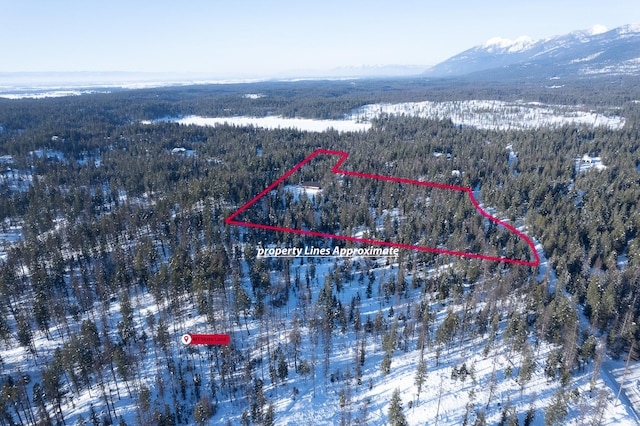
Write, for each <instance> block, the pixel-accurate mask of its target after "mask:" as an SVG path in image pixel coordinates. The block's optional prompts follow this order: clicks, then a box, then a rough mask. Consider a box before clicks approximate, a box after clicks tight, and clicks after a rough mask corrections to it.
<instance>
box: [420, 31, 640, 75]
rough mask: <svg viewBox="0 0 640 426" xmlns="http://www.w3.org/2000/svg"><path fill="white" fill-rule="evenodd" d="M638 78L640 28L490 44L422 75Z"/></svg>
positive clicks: (577, 33) (439, 65)
mask: <svg viewBox="0 0 640 426" xmlns="http://www.w3.org/2000/svg"><path fill="white" fill-rule="evenodd" d="M639 74H640V24H630V25H625V26H622V27H618V28H615V29H613V30H607V29H606V28H604V27H603V26H601V25H596V26H594V27H593V28H591V29H589V30H583V31H574V32H571V33H569V34H565V35H560V36H553V37H548V38H545V39H542V40H533V39H531V38H529V37H519V38H517V39H515V40H509V39H505V38H500V37H496V38H492V39H490V40H488V41H487V42H485V43H483V44H481V45H478V46H475V47H473V48H471V49H468V50H465V51H464V52H461V53H459V54H457V55H455V56H453V57H451V58H449V59H447V60H445V61H444V62H441V63H439V64H437V65H434V66H432V67H431V68H429V69H428V70H427V71H425V72H424V74H423V75H424V76H428V77H460V76H474V77H478V78H482V77H494V78H505V77H512V78H513V77H515V78H527V77H534V76H535V77H542V76H544V77H548V78H551V79H554V78H563V77H584V76H600V75H639Z"/></svg>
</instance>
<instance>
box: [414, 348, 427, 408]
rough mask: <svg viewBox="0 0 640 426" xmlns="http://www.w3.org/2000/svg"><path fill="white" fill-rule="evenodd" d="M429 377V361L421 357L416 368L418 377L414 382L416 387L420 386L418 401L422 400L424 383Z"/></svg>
mask: <svg viewBox="0 0 640 426" xmlns="http://www.w3.org/2000/svg"><path fill="white" fill-rule="evenodd" d="M426 378H427V363H426V362H425V361H424V358H422V359H420V362H419V363H418V368H417V369H416V377H415V380H414V383H415V385H416V388H418V392H417V394H418V401H420V392H422V384H423V383H424V381H425V380H426Z"/></svg>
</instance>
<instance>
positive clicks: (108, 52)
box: [0, 0, 640, 77]
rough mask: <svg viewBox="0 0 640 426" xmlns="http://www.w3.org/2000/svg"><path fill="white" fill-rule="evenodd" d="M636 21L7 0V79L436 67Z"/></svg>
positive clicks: (556, 5) (398, 5)
mask: <svg viewBox="0 0 640 426" xmlns="http://www.w3.org/2000/svg"><path fill="white" fill-rule="evenodd" d="M634 22H640V2H639V1H637V0H632V1H630V0H607V1H603V0H569V1H563V0H542V1H537V0H529V1H519V0H509V1H507V0H496V1H492V0H486V1H479V0H473V1H472V0H448V1H438V2H434V1H428V0H423V1H417V0H416V1H409V0H398V1H375V0H370V1H361V0H352V1H349V0H342V1H335V0H324V1H305V0H296V1H288V0H286V1H285V0H283V1H269V0H234V1H231V0H229V1H224V2H222V1H218V0H184V1H178V0H173V1H165V0H154V1H147V0H126V1H123V0H108V1H93V0H74V1H72V0H46V1H45V0H0V52H1V53H0V55H1V56H0V72H48V71H57V72H66V71H130V72H181V73H207V74H210V75H211V76H212V77H214V76H221V77H232V76H242V77H247V76H255V77H267V76H274V75H277V74H279V73H287V72H288V73H291V72H295V71H299V70H300V71H301V70H330V69H333V68H338V67H351V66H361V65H367V66H372V65H391V64H394V65H425V66H427V65H433V64H436V63H438V62H441V61H443V60H445V59H447V58H448V57H451V56H453V55H455V54H457V53H459V52H461V51H463V50H466V49H468V48H470V47H473V46H475V45H477V44H480V43H483V42H485V41H486V40H488V39H490V38H492V37H505V38H510V39H514V38H517V37H519V36H522V35H527V36H530V37H532V38H534V39H538V38H543V37H548V36H552V35H559V34H565V33H568V32H570V31H573V30H579V29H588V28H590V27H592V26H593V25H595V24H601V25H604V26H606V27H607V28H609V29H612V28H615V27H618V26H621V25H625V24H629V23H634Z"/></svg>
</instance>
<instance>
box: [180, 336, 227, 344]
mask: <svg viewBox="0 0 640 426" xmlns="http://www.w3.org/2000/svg"><path fill="white" fill-rule="evenodd" d="M230 341H231V338H230V337H229V335H228V334H185V335H184V336H182V343H184V344H185V345H228V344H229V342H230Z"/></svg>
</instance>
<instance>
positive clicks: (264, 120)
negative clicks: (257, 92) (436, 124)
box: [171, 115, 371, 132]
mask: <svg viewBox="0 0 640 426" xmlns="http://www.w3.org/2000/svg"><path fill="white" fill-rule="evenodd" d="M171 121H174V122H176V123H180V124H184V125H190V124H193V125H196V126H213V127H215V126H218V125H224V124H228V125H231V126H255V127H262V128H265V129H280V128H292V129H298V130H302V131H308V132H325V131H327V130H330V129H334V130H337V131H338V132H363V131H366V130H369V129H370V128H371V123H369V122H361V123H359V122H356V121H355V120H313V119H310V118H285V117H281V116H273V117H199V116H195V115H192V116H189V117H184V118H178V119H173V120H171Z"/></svg>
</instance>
